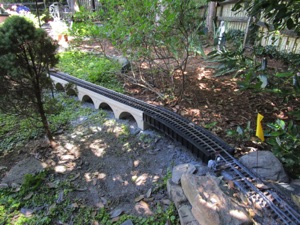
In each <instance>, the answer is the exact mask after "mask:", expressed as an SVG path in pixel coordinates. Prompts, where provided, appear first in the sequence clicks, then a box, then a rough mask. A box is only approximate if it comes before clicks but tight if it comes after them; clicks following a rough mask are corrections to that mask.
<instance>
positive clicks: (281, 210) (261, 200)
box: [51, 72, 300, 225]
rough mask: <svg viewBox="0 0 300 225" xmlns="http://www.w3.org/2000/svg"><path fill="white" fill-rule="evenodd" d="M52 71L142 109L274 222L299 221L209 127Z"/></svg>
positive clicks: (146, 119) (145, 116) (291, 224)
mask: <svg viewBox="0 0 300 225" xmlns="http://www.w3.org/2000/svg"><path fill="white" fill-rule="evenodd" d="M51 75H52V76H55V77H58V78H60V79H63V80H66V81H68V82H69V83H72V84H75V85H78V86H81V87H83V88H86V89H88V90H90V91H93V92H95V93H98V94H101V95H103V96H105V97H108V98H110V99H113V100H115V101H118V102H120V103H123V104H126V105H128V106H130V107H133V108H136V109H139V110H141V111H143V119H144V122H146V123H147V124H148V125H150V126H151V127H153V128H155V129H157V130H160V131H161V132H163V133H164V134H166V135H168V136H169V137H171V138H173V139H174V140H176V141H178V142H180V143H181V144H182V145H184V146H185V147H187V148H188V149H190V150H191V151H192V152H193V153H194V154H195V155H196V156H197V157H199V158H200V159H201V160H202V161H204V162H206V163H207V162H208V161H209V160H216V161H217V165H216V166H217V167H216V169H218V168H219V169H222V171H223V172H226V173H227V174H229V176H230V179H231V180H232V181H233V182H234V184H235V185H236V187H238V188H239V190H240V191H241V192H243V194H244V195H245V196H247V198H248V199H249V200H250V201H251V202H252V203H253V204H254V205H259V206H260V207H261V208H262V209H263V211H264V213H265V215H268V216H269V217H270V218H273V220H274V221H276V223H277V224H288V225H300V214H299V213H298V212H297V211H296V210H295V208H294V206H291V203H288V202H287V200H285V199H284V198H283V197H281V196H279V194H278V192H277V191H276V190H274V188H273V187H272V188H269V187H268V184H266V183H264V182H263V181H262V180H261V179H260V178H258V177H257V176H255V175H254V174H253V173H252V172H251V171H250V170H249V169H247V168H246V167H245V166H243V165H242V164H241V163H240V162H239V161H238V160H237V159H235V158H234V157H233V156H232V155H233V153H234V149H233V148H232V147H231V146H229V145H228V144H227V143H226V142H224V141H223V140H222V139H220V138H218V137H217V136H215V135H214V134H212V133H211V132H209V131H208V130H206V129H204V128H202V127H200V126H197V125H195V124H193V123H191V122H190V121H189V120H187V119H185V118H183V117H181V116H179V115H178V114H176V113H174V112H172V111H169V110H167V109H165V108H163V107H159V106H153V105H150V104H148V103H145V102H143V101H141V100H138V99H135V98H132V97H129V96H126V95H123V94H120V93H117V92H115V91H112V90H109V89H106V88H103V87H100V86H98V85H95V84H92V83H90V82H86V81H83V80H80V79H78V78H75V77H73V76H70V75H67V74H64V73H60V72H51ZM257 184H264V186H265V188H264V189H260V188H258V187H257ZM266 187H267V188H266Z"/></svg>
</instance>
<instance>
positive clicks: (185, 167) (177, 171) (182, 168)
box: [172, 163, 196, 184]
mask: <svg viewBox="0 0 300 225" xmlns="http://www.w3.org/2000/svg"><path fill="white" fill-rule="evenodd" d="M195 171H196V167H195V166H194V165H192V164H190V163H186V164H181V165H178V166H175V167H174V168H173V171H172V181H173V182H174V183H175V184H179V183H180V179H181V176H182V174H184V173H189V174H193V173H194V172H195Z"/></svg>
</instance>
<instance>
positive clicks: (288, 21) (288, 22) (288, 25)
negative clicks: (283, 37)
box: [286, 18, 295, 30]
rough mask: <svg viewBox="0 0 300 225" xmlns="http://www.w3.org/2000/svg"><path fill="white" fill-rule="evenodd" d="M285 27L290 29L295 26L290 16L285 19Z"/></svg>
mask: <svg viewBox="0 0 300 225" xmlns="http://www.w3.org/2000/svg"><path fill="white" fill-rule="evenodd" d="M286 27H287V28H288V29H289V30H292V29H293V28H294V27H295V24H294V21H293V19H292V18H289V19H288V20H287V21H286Z"/></svg>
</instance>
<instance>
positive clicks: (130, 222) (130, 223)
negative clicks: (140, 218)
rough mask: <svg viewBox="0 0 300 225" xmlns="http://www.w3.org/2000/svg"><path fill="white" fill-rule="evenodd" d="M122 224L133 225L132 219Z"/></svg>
mask: <svg viewBox="0 0 300 225" xmlns="http://www.w3.org/2000/svg"><path fill="white" fill-rule="evenodd" d="M121 225H133V223H132V221H131V220H126V221H125V222H123V223H121Z"/></svg>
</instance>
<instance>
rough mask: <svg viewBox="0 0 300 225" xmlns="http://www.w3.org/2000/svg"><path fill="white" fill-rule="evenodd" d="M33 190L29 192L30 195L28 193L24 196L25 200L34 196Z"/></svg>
mask: <svg viewBox="0 0 300 225" xmlns="http://www.w3.org/2000/svg"><path fill="white" fill-rule="evenodd" d="M33 194H34V193H33V192H29V194H28V195H26V196H25V197H24V198H23V200H28V199H30V198H31V197H32V196H33Z"/></svg>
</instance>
